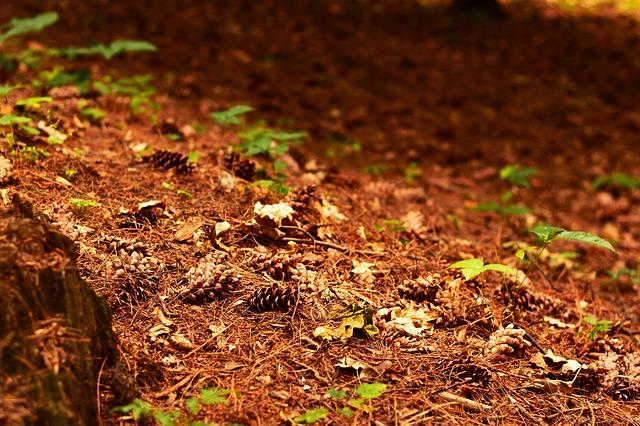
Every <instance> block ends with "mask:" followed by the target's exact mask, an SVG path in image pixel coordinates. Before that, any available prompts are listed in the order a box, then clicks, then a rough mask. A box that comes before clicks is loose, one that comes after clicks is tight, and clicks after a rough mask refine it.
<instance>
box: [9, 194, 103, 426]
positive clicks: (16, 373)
mask: <svg viewBox="0 0 640 426" xmlns="http://www.w3.org/2000/svg"><path fill="white" fill-rule="evenodd" d="M12 202H13V204H12V205H11V206H10V207H9V208H8V209H6V210H5V211H0V301H1V303H2V308H0V424H5V423H6V424H38V425H41V424H47V425H88V424H96V423H97V422H96V420H97V419H96V414H97V396H96V387H97V386H96V380H97V373H98V370H99V368H100V366H101V365H102V361H103V360H104V359H105V358H106V357H107V356H108V355H109V354H110V353H112V351H113V348H114V344H113V340H112V335H111V316H110V312H109V309H108V307H107V306H106V305H105V304H104V303H103V301H102V300H101V299H100V298H98V296H96V294H95V293H94V291H93V290H92V289H91V288H90V287H89V286H88V285H87V284H86V283H85V282H84V281H82V279H81V278H80V276H79V275H78V270H77V266H76V255H75V251H74V244H73V242H72V241H71V240H69V239H68V238H67V237H66V236H65V235H63V234H62V233H61V232H60V231H59V230H57V229H56V228H55V227H53V226H52V225H50V223H49V220H48V219H47V217H46V216H45V215H43V214H42V213H40V212H38V211H37V210H36V209H35V208H34V207H33V205H32V204H31V202H30V201H29V200H28V199H27V198H25V197H23V196H20V195H19V194H16V195H14V197H13V200H12Z"/></svg>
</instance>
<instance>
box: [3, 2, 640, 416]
mask: <svg viewBox="0 0 640 426" xmlns="http://www.w3.org/2000/svg"><path fill="white" fill-rule="evenodd" d="M289 3H291V4H289ZM44 4H45V6H46V9H47V10H57V11H58V12H59V13H60V21H59V22H58V23H57V24H56V25H55V26H53V27H51V28H48V29H46V30H45V31H44V32H43V33H40V34H37V35H33V36H28V37H24V38H23V39H22V43H20V44H19V45H15V46H9V47H8V48H7V49H9V50H11V51H14V52H16V51H19V50H20V49H22V48H24V46H30V47H33V48H37V49H41V48H44V47H62V46H67V45H86V43H87V41H88V40H99V41H101V42H105V43H107V42H110V41H112V40H114V39H142V40H147V41H150V42H152V43H154V44H155V45H157V46H158V48H159V51H158V53H156V54H147V53H131V54H125V55H122V56H118V57H116V58H114V59H113V60H111V61H108V62H107V61H104V60H102V59H97V58H93V59H91V60H89V59H79V60H77V61H76V62H71V63H70V62H66V61H63V60H61V59H47V60H46V61H45V63H43V64H40V66H39V68H38V69H37V70H32V69H28V68H26V67H22V68H20V69H19V72H18V73H16V74H15V75H12V76H5V77H6V79H5V81H4V84H5V85H7V84H23V85H25V88H22V89H19V90H15V91H13V92H11V93H10V95H9V96H8V97H7V98H6V99H5V100H4V101H3V102H2V113H3V114H6V113H10V112H12V111H13V113H16V111H18V112H19V108H17V107H15V106H14V105H15V102H16V101H17V100H18V99H23V98H26V97H28V96H36V95H45V94H46V95H48V96H51V97H53V99H54V100H53V102H51V103H46V104H43V106H42V107H40V109H38V110H37V111H31V112H30V114H34V115H37V114H41V118H42V120H43V121H44V122H45V124H46V123H55V125H56V127H57V130H59V131H61V132H63V133H64V134H68V135H70V136H69V137H68V138H67V139H66V140H65V141H64V143H63V144H61V145H53V146H49V145H48V144H47V143H46V142H45V139H46V136H44V137H43V136H30V135H24V134H18V133H19V132H17V133H14V135H13V136H12V135H11V132H7V131H6V128H5V137H4V139H3V141H2V142H0V154H2V156H3V157H5V158H7V159H9V160H10V161H11V164H12V169H11V177H10V178H7V179H5V180H4V181H3V182H2V184H1V185H2V187H1V188H0V191H2V192H1V193H0V195H2V200H3V203H4V204H5V205H7V204H8V200H9V198H10V196H11V194H13V193H15V192H21V193H24V194H26V195H28V196H29V197H31V198H32V199H33V200H35V202H36V204H38V206H39V207H40V208H41V209H42V210H44V211H46V212H47V214H48V215H49V217H50V218H51V220H52V221H53V222H54V223H57V224H58V225H60V227H61V228H62V230H63V231H64V232H65V233H67V235H68V236H69V237H70V238H71V239H72V240H73V241H75V243H76V247H77V251H78V253H79V260H78V262H79V267H80V270H81V273H82V276H83V278H84V279H85V280H86V282H88V283H89V284H90V285H91V286H92V287H93V288H94V289H95V291H96V292H97V293H98V294H99V295H102V296H104V297H105V298H106V300H107V302H108V304H109V305H110V307H111V309H112V311H113V327H114V332H115V334H116V336H117V338H118V340H119V344H120V347H119V350H120V351H121V355H122V359H123V360H124V364H125V365H126V370H127V371H128V373H129V374H130V375H131V376H132V377H133V378H134V380H133V381H132V382H131V383H128V384H126V386H128V388H127V390H123V387H124V386H125V385H123V384H122V382H123V381H124V382H126V379H122V380H120V379H118V377H105V376H106V375H107V374H106V373H105V376H103V375H102V374H101V376H100V383H101V385H100V390H99V394H100V395H99V402H98V403H99V407H100V410H99V413H100V414H99V415H100V422H101V423H102V424H131V423H133V420H132V419H131V418H130V417H128V416H126V415H122V414H121V413H112V412H110V410H111V409H112V408H113V407H114V406H115V405H119V404H124V403H126V401H122V399H123V394H126V395H127V396H128V397H129V396H130V397H133V396H139V397H140V398H141V399H143V400H145V401H148V402H150V403H151V404H152V405H153V407H154V409H157V410H161V411H165V412H166V411H170V410H174V409H179V410H181V412H182V413H183V417H182V420H181V422H182V423H186V422H187V421H196V420H198V421H203V422H208V423H211V424H221V425H228V424H233V423H235V424H245V425H274V424H292V423H294V421H293V419H294V418H296V417H297V416H300V415H302V414H304V413H305V412H307V411H308V410H316V409H322V408H324V409H326V410H327V415H326V417H325V418H324V419H322V420H320V421H318V422H317V423H316V424H375V425H395V424H397V425H417V424H534V423H536V424H639V423H640V420H638V419H640V417H639V416H640V407H639V406H638V403H637V400H638V395H639V383H638V380H639V377H640V354H639V352H638V339H637V336H638V333H639V330H640V327H639V325H638V324H639V321H640V303H639V302H640V301H639V300H638V299H639V297H638V285H639V283H638V282H637V276H638V268H639V267H638V259H639V258H640V226H639V224H640V207H639V205H640V204H639V201H640V192H639V190H638V189H630V188H625V187H621V186H619V185H618V186H616V185H606V186H604V187H602V188H600V189H598V190H594V189H593V188H592V182H593V181H594V179H596V178H598V177H602V176H610V175H613V174H614V173H625V174H628V175H631V176H635V177H637V176H638V172H637V170H638V169H637V147H638V142H639V140H640V114H639V113H638V111H637V98H638V97H637V93H638V89H639V85H638V84H639V83H638V75H640V58H639V56H638V51H637V47H638V45H640V44H639V43H640V26H639V23H638V20H637V16H634V15H631V14H623V13H621V12H617V11H616V10H615V8H613V7H607V8H604V7H602V8H599V9H596V10H592V11H589V12H586V11H580V10H574V11H571V12H568V11H565V10H562V9H558V8H555V7H551V6H549V5H546V4H545V3H544V2H538V3H535V4H528V3H526V4H522V3H520V2H516V3H507V5H506V10H507V12H508V14H509V18H508V19H505V20H501V21H491V22H475V21H465V20H460V21H459V20H454V19H452V17H451V15H449V13H448V11H447V10H445V9H443V8H442V7H441V6H433V5H431V6H428V5H420V4H418V3H416V2H412V1H391V0H389V1H380V2H343V1H333V0H332V1H326V2H277V1H261V2H248V1H237V2H229V3H228V4H223V3H221V2H181V1H167V2H162V3H161V4H159V2H150V1H139V2H119V1H112V2H100V1H95V2H66V1H47V2H44ZM42 7H43V2H36V1H21V2H16V3H14V4H10V5H5V6H3V8H2V9H1V10H0V22H7V21H8V20H9V19H10V18H11V17H12V16H18V17H26V16H32V15H35V14H37V13H40V12H42V11H43V10H42ZM56 63H57V64H63V65H64V66H65V67H66V68H67V69H78V68H80V67H83V66H88V67H90V70H91V74H92V78H93V79H94V80H99V79H101V78H103V77H105V76H111V77H112V78H114V79H117V78H122V77H130V76H133V75H138V74H143V73H149V72H150V73H153V74H154V75H155V79H154V80H153V85H154V86H155V87H156V88H157V93H156V94H155V95H154V97H153V101H154V102H156V103H157V104H158V105H159V106H160V109H159V110H158V111H148V112H147V113H144V112H142V113H141V112H138V113H133V112H132V111H131V110H130V108H129V98H128V97H126V96H122V95H118V96H116V95H104V96H102V95H99V94H98V93H93V92H92V93H90V94H89V95H88V96H80V95H79V94H78V93H77V90H75V88H74V87H73V86H65V87H61V88H54V89H49V90H47V89H32V88H30V87H29V83H30V82H31V81H32V80H33V79H35V78H37V76H38V73H39V72H40V71H42V70H44V69H50V68H51V67H52V66H53V65H54V64H56ZM81 100H85V101H87V102H88V106H92V107H95V108H99V109H100V110H103V111H105V112H106V117H105V118H104V119H102V120H94V121H91V120H89V119H88V118H87V117H86V116H83V115H82V114H81V110H82V107H80V106H78V102H79V101H81ZM239 104H246V105H251V106H253V107H255V108H256V111H255V112H252V113H250V114H248V115H247V116H246V118H245V125H250V124H251V123H253V122H255V121H257V120H259V119H264V120H266V122H267V123H268V125H270V126H272V127H276V128H280V129H285V130H288V131H298V130H302V131H307V132H308V133H309V137H308V138H307V139H306V140H305V143H304V144H303V145H299V146H293V147H292V149H291V151H290V153H288V154H285V155H283V156H281V157H279V158H278V161H283V162H285V163H286V164H287V165H288V166H287V168H286V169H285V171H284V173H286V175H287V178H286V179H285V181H284V182H285V183H286V185H287V186H289V187H291V188H293V190H292V191H291V192H290V194H289V195H287V196H283V195H279V194H277V193H275V192H273V191H270V190H269V189H267V188H265V187H264V186H261V185H253V186H251V185H250V184H251V183H252V181H253V182H255V181H257V180H258V179H259V177H258V176H255V175H253V174H251V173H249V175H247V174H246V173H244V172H245V171H246V168H247V167H248V168H250V167H251V166H250V165H248V164H249V163H247V161H249V162H250V163H255V164H257V166H258V168H264V170H265V171H264V173H265V174H266V176H267V177H271V178H274V176H275V173H274V171H273V169H272V164H273V159H271V158H268V157H260V156H257V157H252V158H250V159H248V160H247V159H243V158H239V157H238V158H236V157H234V156H233V155H231V154H230V151H229V148H230V147H232V146H235V145H237V144H238V143H240V142H241V140H240V139H239V138H238V136H237V132H238V131H239V130H240V129H239V128H237V127H234V126H227V127H220V126H218V125H216V124H215V123H214V122H213V121H212V120H211V118H210V116H209V114H210V113H211V112H213V111H219V110H224V109H227V108H229V107H232V106H234V105H239ZM196 123H199V124H202V125H204V129H203V131H202V132H200V133H199V132H197V131H196V129H199V126H198V125H197V124H196ZM47 126H48V125H47ZM45 127H46V126H45ZM48 127H49V128H50V127H51V126H48ZM44 132H45V130H43V134H44ZM163 134H164V135H165V136H163ZM167 134H180V135H182V138H181V139H180V140H177V141H176V140H173V139H172V138H169V137H166V135H167ZM14 139H15V140H14ZM12 140H13V142H11V141H12ZM16 140H17V141H16ZM354 141H358V142H359V144H360V146H361V150H358V149H354V146H355V145H354V143H353V142H354ZM28 146H35V147H38V148H41V149H44V150H46V151H47V152H48V153H50V154H51V155H50V156H48V157H44V156H41V157H40V158H38V159H36V160H35V161H30V160H29V156H28V155H27V152H28V151H27V150H26V148H27V147H28ZM162 150H166V151H171V152H174V153H179V154H181V155H184V156H187V155H188V154H189V153H191V152H196V153H198V160H197V163H196V164H195V166H193V167H186V166H183V167H182V169H179V168H176V167H173V166H175V165H178V164H185V163H181V162H180V161H181V160H182V159H183V158H182V157H180V156H175V158H174V161H173V162H168V163H163V162H162V161H158V160H157V158H158V157H156V159H155V160H153V159H150V157H145V156H148V155H150V154H151V153H152V152H154V151H155V152H160V151H162ZM509 164H520V165H521V166H523V167H536V168H538V170H539V171H538V173H537V174H536V175H535V176H534V177H532V178H531V186H530V188H522V187H519V186H517V185H513V184H511V183H509V182H508V181H505V180H502V179H500V176H499V171H500V169H501V168H502V167H504V166H506V165H509ZM69 170H74V171H76V172H75V173H73V172H71V173H70V172H69ZM179 190H181V191H179ZM507 191H511V193H512V198H511V200H509V201H501V196H502V195H503V194H505V192H507ZM72 198H77V199H83V200H92V201H93V202H95V205H94V206H90V207H87V208H84V209H83V208H82V207H79V206H78V205H77V203H76V204H75V205H74V204H73V203H71V202H70V201H69V200H70V199H72ZM491 201H495V202H498V203H501V205H503V206H505V205H513V204H515V205H520V206H526V207H529V208H530V209H531V212H530V213H526V214H521V215H515V214H500V213H497V212H491V211H489V212H481V211H475V210H474V207H477V206H478V205H479V204H480V203H487V202H491ZM258 203H260V204H261V205H278V204H281V203H284V204H285V205H286V206H289V207H291V209H292V210H291V211H288V213H285V216H286V218H284V219H283V220H282V221H279V220H277V218H276V221H273V220H272V219H269V218H268V217H260V208H259V206H260V204H258ZM279 208H280V209H281V210H282V209H284V208H285V207H284V206H282V205H280V207H279ZM225 222H226V223H228V225H229V226H228V229H227V227H226V225H225V224H224V223H225ZM541 223H549V224H552V225H555V226H559V227H563V228H566V229H568V230H572V231H586V232H591V233H593V234H596V235H599V236H601V237H603V238H606V239H607V240H609V241H611V242H612V243H613V244H614V246H615V248H616V250H617V253H613V252H611V251H608V250H605V249H603V248H599V247H595V246H592V245H587V244H578V243H570V242H557V243H553V244H552V245H551V246H550V247H549V248H548V250H547V251H546V252H545V254H543V255H542V256H540V258H539V260H538V262H537V266H532V265H531V263H530V262H519V261H518V258H516V257H515V256H514V253H515V251H516V249H517V248H518V247H526V246H529V245H533V244H535V240H534V235H533V234H531V233H530V232H527V229H528V228H530V227H532V226H534V225H536V224H541ZM567 252H571V254H570V255H569V254H567ZM532 253H536V252H535V251H534V252H532ZM469 258H482V259H483V260H484V261H485V262H486V263H498V262H501V263H504V264H506V265H509V266H511V267H513V268H518V269H520V270H521V271H523V272H522V273H520V274H519V275H518V278H517V279H515V280H514V278H512V277H509V276H508V275H502V274H499V273H497V272H485V273H484V274H482V275H479V276H478V277H475V278H473V279H471V280H468V281H467V280H465V279H464V277H463V276H462V274H461V273H460V272H459V271H458V270H454V269H447V267H448V266H450V265H451V264H453V263H454V262H457V261H459V260H462V259H469ZM198 268H199V269H198ZM207 268H208V272H207ZM622 268H627V271H629V274H628V275H621V276H620V277H618V279H613V278H612V277H611V276H610V273H611V272H615V271H621V270H622ZM634 271H635V272H634ZM525 273H526V274H527V276H526V278H524V274H525ZM198 274H204V275H203V276H205V275H206V274H209V275H206V277H212V280H211V282H212V283H213V284H212V287H211V288H204V289H202V291H200V292H198V289H199V288H200V287H198V284H197V283H201V282H202V281H203V280H204V278H201V279H200V281H198V280H199V278H198V276H199V275H198ZM205 287H206V285H205ZM288 302H290V303H288ZM585 317H593V318H596V319H598V320H610V321H612V323H611V329H610V330H609V331H603V332H602V333H599V334H597V335H596V336H592V337H595V338H593V339H590V336H589V334H588V331H589V330H590V329H592V326H591V325H589V324H588V323H587V322H585V320H584V318H585ZM360 319H362V320H363V321H364V324H365V325H369V326H375V327H377V331H378V333H377V334H375V335H374V336H372V337H371V336H369V335H368V334H367V333H366V332H364V331H363V328H362V327H357V326H356V327H355V329H354V330H351V331H353V335H350V334H349V331H350V330H349V329H348V327H347V329H346V330H345V329H344V324H345V322H344V321H345V320H346V321H352V322H353V321H356V320H360ZM356 322H357V321H356ZM341 324H342V326H343V327H342V329H341V328H340V327H341ZM319 327H325V330H326V328H329V329H333V330H338V331H340V330H342V331H343V334H342V335H341V336H339V337H336V338H333V339H331V338H330V336H329V335H328V334H327V333H326V332H325V333H324V334H321V333H320V334H319V331H318V330H319ZM369 329H370V330H371V329H372V327H369ZM338 331H336V332H335V333H337V334H338ZM345 333H346V334H345ZM315 334H319V335H317V336H316V335H315ZM340 337H341V338H340ZM549 351H551V352H550V353H549ZM545 353H546V354H547V356H546V357H544V356H542V355H543V354H545ZM554 356H557V357H560V358H554ZM109 374H110V375H111V376H119V373H113V372H110V373H109ZM126 375H127V374H126V373H124V374H123V376H126ZM362 383H384V384H385V385H387V388H386V389H385V391H384V392H383V393H382V395H381V396H379V397H377V398H373V399H371V400H367V401H366V402H365V405H366V406H367V407H371V409H369V408H367V407H365V408H366V409H361V408H358V407H356V406H354V403H353V401H352V399H354V398H355V397H357V395H355V396H354V390H355V389H356V388H358V386H360V385H361V384H362ZM203 388H218V389H226V390H229V391H231V392H230V393H229V394H228V395H227V398H228V402H227V403H226V404H212V405H205V406H203V407H202V409H201V410H200V411H199V413H198V414H197V415H192V416H191V417H188V416H187V413H188V410H187V409H186V408H185V405H184V404H185V401H186V400H187V399H189V398H191V397H194V396H197V395H199V392H200V390H201V389H203ZM330 389H340V390H344V391H346V392H347V393H348V394H349V397H348V398H346V399H335V398H332V397H330V396H329V395H328V394H327V391H329V390H330ZM456 397H458V399H456ZM349 401H352V402H351V408H352V410H353V412H354V414H353V416H352V417H351V418H349V419H347V418H346V417H345V416H343V415H341V414H339V413H338V410H339V409H341V408H344V407H345V406H349V405H350V402H349ZM187 417H188V418H187Z"/></svg>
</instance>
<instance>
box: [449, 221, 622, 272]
mask: <svg viewBox="0 0 640 426" xmlns="http://www.w3.org/2000/svg"><path fill="white" fill-rule="evenodd" d="M529 232H531V233H532V234H535V235H536V237H537V238H538V240H539V241H540V242H542V244H543V245H542V247H541V248H540V250H539V252H538V255H537V256H536V257H535V259H534V260H533V264H535V263H536V261H537V259H539V258H540V254H542V252H543V251H544V250H545V249H546V248H547V246H548V245H549V244H550V243H552V242H554V241H558V240H567V241H576V242H581V243H587V244H592V245H595V246H597V247H602V248H606V249H607V250H611V251H613V252H616V249H615V248H613V246H612V245H611V243H609V242H608V241H607V240H605V239H603V238H600V237H598V236H596V235H593V234H591V233H589V232H583V231H567V230H566V229H564V228H559V227H557V226H551V225H539V226H534V227H532V228H530V229H529ZM538 248H539V247H538V246H529V247H525V248H521V249H518V250H517V251H516V253H515V255H516V257H517V258H518V259H520V260H522V259H524V257H525V256H526V253H527V252H529V251H533V250H536V249H538ZM449 268H452V269H460V270H461V271H462V274H463V275H464V277H465V279H466V280H470V279H471V278H473V277H476V276H478V275H480V274H482V273H483V272H486V271H497V272H502V273H508V274H516V271H515V270H514V269H513V268H511V267H509V266H507V265H504V264H502V263H490V264H485V263H484V260H482V259H477V258H474V259H466V260H461V261H459V262H456V263H454V264H452V265H451V266H449V267H448V269H449Z"/></svg>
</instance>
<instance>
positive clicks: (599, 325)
mask: <svg viewBox="0 0 640 426" xmlns="http://www.w3.org/2000/svg"><path fill="white" fill-rule="evenodd" d="M582 320H583V321H584V322H586V323H587V324H589V325H590V326H591V328H590V329H589V330H586V331H581V332H580V333H587V334H588V337H589V340H597V339H598V337H599V336H600V335H601V334H604V333H606V332H607V331H609V330H611V325H613V321H611V320H598V319H596V318H594V317H592V316H586V317H584V318H582Z"/></svg>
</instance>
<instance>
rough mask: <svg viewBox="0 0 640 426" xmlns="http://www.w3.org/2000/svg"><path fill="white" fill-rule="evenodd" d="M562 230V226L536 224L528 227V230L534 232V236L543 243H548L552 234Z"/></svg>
mask: <svg viewBox="0 0 640 426" xmlns="http://www.w3.org/2000/svg"><path fill="white" fill-rule="evenodd" d="M564 230H565V229H564V228H558V227H557V226H551V225H538V226H534V227H533V228H529V232H531V233H534V234H536V236H537V237H538V238H539V239H540V240H541V241H542V242H543V243H545V244H549V243H550V242H551V241H552V239H553V236H554V235H556V234H557V233H558V232H562V231H564Z"/></svg>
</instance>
